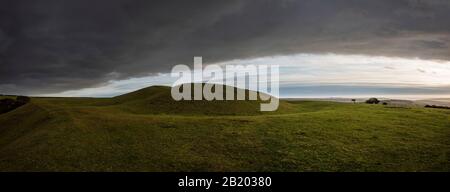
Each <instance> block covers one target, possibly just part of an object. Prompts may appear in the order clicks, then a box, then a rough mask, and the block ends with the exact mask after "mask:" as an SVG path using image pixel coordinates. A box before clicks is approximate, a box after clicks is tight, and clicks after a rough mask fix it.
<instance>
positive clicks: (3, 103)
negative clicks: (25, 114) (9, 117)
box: [0, 96, 30, 114]
mask: <svg viewBox="0 0 450 192" xmlns="http://www.w3.org/2000/svg"><path fill="white" fill-rule="evenodd" d="M28 102H30V98H29V97H25V96H17V98H16V100H14V99H9V98H6V99H1V100H0V114H2V113H6V112H9V111H12V110H14V109H16V108H18V107H20V106H22V105H25V104H27V103H28Z"/></svg>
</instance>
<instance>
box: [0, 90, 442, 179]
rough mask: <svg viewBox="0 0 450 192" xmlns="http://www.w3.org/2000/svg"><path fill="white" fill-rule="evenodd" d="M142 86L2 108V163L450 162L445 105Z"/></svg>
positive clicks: (276, 166) (296, 167)
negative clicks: (191, 97) (185, 94)
mask: <svg viewBox="0 0 450 192" xmlns="http://www.w3.org/2000/svg"><path fill="white" fill-rule="evenodd" d="M145 91H148V92H145V93H143V92H142V91H140V92H137V93H134V94H137V95H138V96H137V95H126V96H124V97H127V98H125V99H124V97H118V98H112V99H89V98H33V99H32V101H31V103H29V104H27V105H25V106H22V107H19V108H18V109H16V110H14V111H11V112H8V113H5V114H2V115H0V170H2V171H11V170H24V171H94V170H95V171H449V170H450V112H449V110H440V109H425V108H390V107H387V106H381V105H365V104H343V103H333V102H316V101H308V102H283V103H282V104H281V107H282V109H281V110H280V111H278V112H274V113H262V114H259V113H257V112H255V113H253V112H249V111H247V110H249V109H245V108H241V107H239V106H240V105H241V106H242V103H226V104H217V105H206V104H203V103H178V102H176V103H170V104H168V103H165V102H169V101H170V99H168V98H167V97H166V96H167V95H166V94H167V93H165V91H167V88H156V89H155V88H151V89H147V90H145ZM139 95H141V96H139ZM155 95H157V96H155ZM243 102H245V101H243ZM171 105H177V106H176V107H174V106H171ZM233 105H235V106H233ZM247 105H249V106H254V104H253V103H252V104H247ZM164 106H166V107H168V108H162V109H161V108H159V107H164ZM255 106H256V105H255ZM257 106H258V107H259V104H258V105H257ZM208 107H209V108H208ZM215 107H216V109H220V110H226V111H227V113H223V114H221V113H217V114H209V113H211V112H213V111H214V108H215ZM221 107H222V108H221ZM225 107H228V108H225ZM247 107H248V106H247ZM205 111H206V112H205ZM189 112H190V113H189ZM245 113H250V114H249V115H247V114H245Z"/></svg>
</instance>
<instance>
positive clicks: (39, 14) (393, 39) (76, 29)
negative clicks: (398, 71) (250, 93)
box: [0, 0, 450, 94]
mask: <svg viewBox="0 0 450 192" xmlns="http://www.w3.org/2000/svg"><path fill="white" fill-rule="evenodd" d="M449 18H450V3H449V2H448V1H447V0H427V1H420V0H395V1H392V0H370V1H369V0H365V1H364V0H335V1H331V0H303V1H300V0H299V1H294V0H276V1H275V0H272V1H270V0H249V1H232V0H226V1H225V0H222V1H208V0H203V1H195V0H194V1H182V0H180V1H167V0H165V1H148V0H145V1H144V0H135V1H132V0H89V1H88V0H53V1H51V0H39V1H34V0H29V1H26V0H2V1H0V92H3V93H22V94H38V93H51V92H57V91H63V90H69V89H76V88H82V87H89V86H94V85H98V84H101V83H104V82H107V81H108V80H111V79H123V78H128V77H134V76H141V75H146V74H149V73H158V72H168V71H170V69H171V67H172V66H173V65H175V64H180V63H184V64H191V63H192V57H193V56H203V57H204V61H205V62H208V63H211V62H216V61H224V60H230V59H241V58H251V57H258V56H270V55H282V54H291V53H299V52H308V53H326V52H334V53H351V54H372V55H386V56H402V57H421V58H429V59H442V60H450V54H449V53H450V50H449V42H450V19H449Z"/></svg>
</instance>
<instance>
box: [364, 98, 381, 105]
mask: <svg viewBox="0 0 450 192" xmlns="http://www.w3.org/2000/svg"><path fill="white" fill-rule="evenodd" d="M366 103H367V104H378V103H380V100H378V99H377V98H374V97H373V98H370V99H368V100H367V101H366Z"/></svg>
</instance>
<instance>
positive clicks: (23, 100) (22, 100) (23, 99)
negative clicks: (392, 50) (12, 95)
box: [16, 96, 30, 104]
mask: <svg viewBox="0 0 450 192" xmlns="http://www.w3.org/2000/svg"><path fill="white" fill-rule="evenodd" d="M16 101H17V102H18V103H20V104H27V103H28V102H30V98H29V97H27V96H17V98H16Z"/></svg>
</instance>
